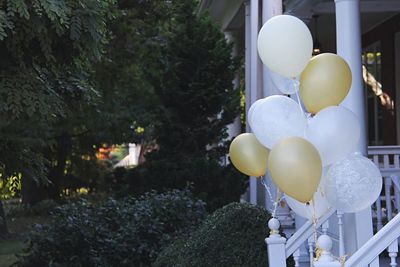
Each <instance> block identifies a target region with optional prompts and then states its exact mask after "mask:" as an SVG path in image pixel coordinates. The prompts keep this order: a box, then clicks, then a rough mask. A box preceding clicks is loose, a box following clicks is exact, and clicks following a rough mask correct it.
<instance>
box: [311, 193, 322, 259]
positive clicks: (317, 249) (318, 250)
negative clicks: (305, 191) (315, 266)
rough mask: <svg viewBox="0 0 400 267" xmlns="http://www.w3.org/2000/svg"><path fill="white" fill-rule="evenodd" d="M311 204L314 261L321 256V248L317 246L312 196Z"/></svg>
mask: <svg viewBox="0 0 400 267" xmlns="http://www.w3.org/2000/svg"><path fill="white" fill-rule="evenodd" d="M311 205H312V210H313V214H312V224H313V237H314V244H315V258H314V262H315V261H318V259H319V257H320V256H321V249H320V248H319V247H318V244H317V223H318V219H317V216H316V211H315V203H314V197H313V198H312V199H311Z"/></svg>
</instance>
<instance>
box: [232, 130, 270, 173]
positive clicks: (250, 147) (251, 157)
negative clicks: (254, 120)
mask: <svg viewBox="0 0 400 267" xmlns="http://www.w3.org/2000/svg"><path fill="white" fill-rule="evenodd" d="M268 154H269V153H268V150H267V149H266V148H265V147H263V146H262V145H261V144H260V143H259V142H258V140H257V138H256V137H255V136H254V134H252V133H244V134H240V135H238V136H236V138H235V139H233V141H232V143H231V145H230V147H229V156H230V158H231V161H232V164H233V166H235V167H236V168H237V169H238V170H239V171H240V172H242V173H244V174H246V175H249V176H256V177H258V176H262V175H264V174H265V172H266V171H267V160H268Z"/></svg>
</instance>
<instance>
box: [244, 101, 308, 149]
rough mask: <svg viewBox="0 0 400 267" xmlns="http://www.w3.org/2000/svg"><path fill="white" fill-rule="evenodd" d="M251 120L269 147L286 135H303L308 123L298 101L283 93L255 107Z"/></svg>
mask: <svg viewBox="0 0 400 267" xmlns="http://www.w3.org/2000/svg"><path fill="white" fill-rule="evenodd" d="M251 120H252V124H251V128H252V129H253V132H254V134H255V135H256V137H257V139H258V141H260V143H261V144H263V145H264V146H265V147H268V148H271V147H272V146H273V145H274V144H275V143H276V142H278V141H279V140H281V139H282V138H285V137H289V136H301V137H303V136H304V129H305V128H306V124H307V119H306V118H305V116H304V115H303V113H302V112H301V110H300V107H299V105H298V104H297V103H296V101H294V100H293V99H290V98H289V97H286V96H281V95H274V96H269V97H267V98H265V99H264V101H262V102H261V103H260V104H258V105H257V106H256V107H255V108H254V110H253V115H252V119H251Z"/></svg>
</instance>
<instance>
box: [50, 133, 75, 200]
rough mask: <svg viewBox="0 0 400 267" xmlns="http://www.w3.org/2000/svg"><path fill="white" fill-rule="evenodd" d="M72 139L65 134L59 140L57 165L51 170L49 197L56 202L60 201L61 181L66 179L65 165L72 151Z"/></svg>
mask: <svg viewBox="0 0 400 267" xmlns="http://www.w3.org/2000/svg"><path fill="white" fill-rule="evenodd" d="M71 145H72V144H71V137H70V136H69V135H68V134H67V133H63V134H62V135H61V136H60V137H59V138H57V151H56V155H55V156H56V161H57V164H56V165H55V166H54V167H52V168H51V169H50V172H49V180H50V182H51V184H50V186H49V188H48V196H49V198H51V199H54V200H60V194H61V180H62V179H65V174H64V170H65V165H66V162H67V156H68V153H69V152H70V151H71Z"/></svg>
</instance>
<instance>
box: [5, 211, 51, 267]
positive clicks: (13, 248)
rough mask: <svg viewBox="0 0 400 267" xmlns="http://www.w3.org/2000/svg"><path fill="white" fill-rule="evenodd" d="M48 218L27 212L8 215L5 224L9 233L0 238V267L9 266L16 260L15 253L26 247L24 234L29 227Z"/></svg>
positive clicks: (27, 231) (44, 221) (25, 234)
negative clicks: (25, 213)
mask: <svg viewBox="0 0 400 267" xmlns="http://www.w3.org/2000/svg"><path fill="white" fill-rule="evenodd" d="M48 220H49V216H48V215H43V214H41V215H34V214H27V215H25V216H24V215H21V213H20V214H18V215H17V216H12V217H11V216H8V218H7V226H8V228H9V232H10V235H9V236H8V237H6V238H4V239H0V267H9V266H12V265H13V264H14V263H16V262H17V260H18V258H17V256H16V255H17V254H20V253H22V252H23V249H24V248H25V247H26V245H27V244H26V243H25V242H24V240H26V236H27V234H28V233H29V229H30V227H31V226H32V225H34V224H37V223H39V224H42V223H46V222H47V221H48Z"/></svg>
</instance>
